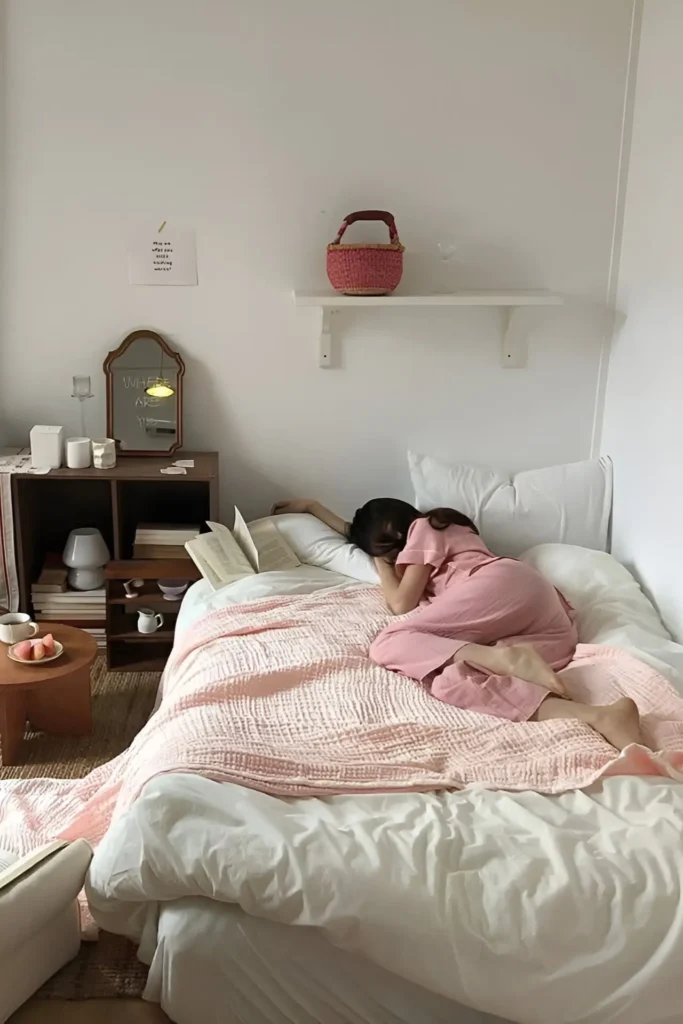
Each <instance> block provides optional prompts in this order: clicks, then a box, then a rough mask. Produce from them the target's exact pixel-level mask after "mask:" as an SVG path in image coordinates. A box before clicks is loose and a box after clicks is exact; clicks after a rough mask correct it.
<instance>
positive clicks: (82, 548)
mask: <svg viewBox="0 0 683 1024" xmlns="http://www.w3.org/2000/svg"><path fill="white" fill-rule="evenodd" d="M62 557H63V559H64V565H68V566H69V568H70V569H96V568H99V567H100V566H103V565H106V564H107V562H108V561H109V557H110V556H109V548H108V547H107V545H106V544H105V543H104V537H103V536H102V534H101V533H100V531H99V530H96V529H95V527H94V526H83V527H80V528H79V529H78V530H72V531H71V533H70V534H69V537H68V539H67V542H66V547H65V548H64V555H63V556H62Z"/></svg>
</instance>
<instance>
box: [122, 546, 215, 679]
mask: <svg viewBox="0 0 683 1024" xmlns="http://www.w3.org/2000/svg"><path fill="white" fill-rule="evenodd" d="M105 573H106V587H107V668H110V669H117V670H118V671H120V672H121V671H123V672H126V671H127V672H155V671H160V670H161V669H163V667H164V665H165V664H166V659H167V658H168V656H169V654H170V653H171V648H172V647H173V637H174V635H175V624H176V619H177V617H178V612H179V611H180V605H181V601H167V600H166V598H165V597H164V596H163V594H162V593H161V591H160V590H159V587H158V586H157V580H160V579H164V578H167V579H185V580H198V579H201V573H200V572H199V570H198V569H197V567H196V566H195V564H194V562H188V561H185V560H183V561H177V560H174V559H165V558H153V559H149V561H142V560H141V559H131V560H130V561H123V562H110V563H109V565H107V567H106V568H105ZM133 577H137V578H138V579H141V580H144V586H143V587H142V589H141V590H138V591H137V593H136V595H135V597H127V596H126V592H125V590H124V587H123V584H124V583H125V582H126V580H130V579H132V578H133ZM140 608H152V609H153V610H154V611H155V612H161V614H162V615H163V617H164V624H163V626H162V627H161V629H158V630H157V632H156V633H139V632H138V630H137V612H138V611H139V609H140Z"/></svg>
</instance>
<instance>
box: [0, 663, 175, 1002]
mask: <svg viewBox="0 0 683 1024" xmlns="http://www.w3.org/2000/svg"><path fill="white" fill-rule="evenodd" d="M159 679H160V674H159V673H158V672H108V671H107V668H106V664H105V661H104V659H103V658H98V659H97V661H96V662H95V664H94V666H93V674H92V694H93V719H94V723H93V731H92V735H91V736H47V735H45V734H43V733H32V732H27V733H26V736H25V738H24V742H23V745H22V747H21V750H20V752H19V757H20V759H21V762H22V763H21V764H17V765H11V766H9V767H7V768H4V767H0V780H2V779H16V778H23V779H26V778H35V777H38V776H48V777H50V778H57V779H77V778H81V777H82V776H83V775H87V774H88V772H90V771H92V770H93V768H97V766H98V765H100V764H104V763H105V761H110V760H111V759H112V758H113V757H116V755H117V754H120V753H121V751H122V750H125V749H126V747H127V746H129V745H130V743H131V741H132V739H133V737H134V736H135V735H136V733H138V732H139V731H140V729H141V728H142V726H143V725H144V724H145V722H146V721H147V719H148V718H149V716H150V714H151V712H152V708H153V707H154V700H155V698H156V692H157V687H158V685H159ZM146 979H147V968H146V967H145V966H144V965H143V964H141V963H140V961H139V960H138V959H137V957H136V955H135V947H134V946H133V945H132V944H131V943H130V942H128V941H127V940H126V939H123V938H121V936H118V935H110V934H108V933H106V932H102V933H101V934H100V939H99V941H98V942H84V943H83V944H82V946H81V951H80V953H79V955H78V956H77V957H76V959H75V960H73V961H72V962H71V963H70V964H67V965H66V967H63V968H62V970H61V971H59V972H58V973H57V974H55V976H54V977H53V978H51V979H50V980H49V981H48V982H47V983H46V984H45V985H43V987H42V988H41V989H40V991H39V992H38V993H37V994H36V998H37V999H131V998H137V997H139V996H141V995H142V990H143V988H144V987H145V981H146Z"/></svg>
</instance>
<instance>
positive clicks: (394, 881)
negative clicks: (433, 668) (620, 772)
mask: <svg viewBox="0 0 683 1024" xmlns="http://www.w3.org/2000/svg"><path fill="white" fill-rule="evenodd" d="M549 547H555V546H554V545H552V546H546V547H545V548H540V549H536V551H535V552H532V553H530V555H529V558H530V560H532V561H534V563H535V564H537V565H538V566H539V568H543V570H544V571H546V572H547V573H548V575H549V576H550V578H552V579H553V581H554V582H556V583H558V580H557V578H556V577H557V576H561V575H562V574H563V573H564V574H565V575H567V577H568V580H569V585H570V584H571V581H572V579H575V580H576V583H577V587H578V590H577V593H578V596H579V599H580V598H581V595H582V594H585V595H587V598H586V600H585V601H583V602H582V601H580V600H577V594H572V593H570V594H568V596H569V597H570V600H571V599H572V598H573V600H574V602H576V603H578V604H579V605H580V606H579V622H580V631H581V639H582V640H583V641H584V642H603V643H605V642H607V643H611V644H613V645H615V646H623V647H627V648H631V649H641V648H644V649H645V650H646V652H647V653H646V657H647V659H648V660H654V661H655V662H657V663H660V664H663V665H666V667H667V670H668V673H669V675H670V677H673V678H675V677H676V670H677V667H678V666H679V665H680V664H683V660H682V655H683V651H682V650H681V648H680V647H678V645H676V644H673V643H672V641H671V640H670V638H669V637H668V635H667V634H666V631H665V630H664V629H663V627H662V626H661V623H660V622H659V620H658V618H657V616H656V613H655V612H654V610H653V609H652V608H651V605H649V602H647V601H646V599H645V598H644V597H643V595H642V594H640V592H639V590H638V588H637V586H636V585H635V584H634V583H633V581H631V582H630V583H629V580H630V577H629V576H628V574H627V573H626V577H628V579H626V578H625V577H624V576H623V575H622V574H623V573H625V570H620V569H619V568H618V567H617V568H616V569H615V568H614V566H616V563H614V560H613V559H610V558H609V556H606V555H597V556H596V553H594V552H593V553H591V558H595V557H598V558H601V559H603V560H604V559H607V560H608V561H603V562H602V563H600V566H598V567H597V568H595V566H596V565H597V563H592V564H593V566H594V568H593V569H589V568H588V562H586V560H585V558H584V557H583V555H581V553H580V549H575V550H574V552H573V554H572V549H565V550H563V551H561V552H551V551H549V550H547V549H548V548H549ZM541 563H543V565H541ZM572 566H573V568H572ZM321 572H325V571H324V570H312V569H311V567H301V570H296V571H295V575H294V576H292V577H290V578H289V579H288V580H285V579H275V578H274V577H275V576H278V577H284V576H289V574H272V576H271V577H270V578H268V579H266V577H261V578H258V577H257V578H256V580H250V581H241V582H240V583H239V584H237V585H235V586H233V587H232V588H226V590H224V591H221V592H220V593H219V594H216V595H211V596H209V597H208V599H207V595H206V593H205V590H204V588H203V587H202V584H199V585H197V586H195V587H193V588H192V591H191V592H190V593H189V594H188V596H187V598H186V601H185V603H184V606H183V610H182V613H181V622H180V633H181V639H180V642H182V633H183V631H184V630H186V629H187V628H188V626H189V624H190V623H191V622H192V621H193V620H194V619H195V618H196V617H197V616H199V615H203V614H206V611H207V610H208V609H209V608H211V607H216V606H217V604H218V603H220V604H221V605H223V604H224V603H226V602H231V603H234V601H235V600H236V599H238V600H246V599H248V598H249V597H251V596H254V591H253V590H252V589H250V588H252V587H254V586H256V587H258V588H259V596H265V592H264V590H263V588H264V587H265V588H267V589H268V592H269V593H283V592H290V593H291V591H284V590H283V589H282V588H284V587H286V586H294V587H296V588H297V589H296V591H295V592H310V590H307V588H309V587H310V588H313V589H317V588H319V587H320V586H322V585H324V583H325V579H326V577H325V576H321V575H320V573H321ZM582 573H583V574H584V575H583V577H582V575H581V574H582ZM601 573H602V574H603V577H604V578H602V582H601V575H600V574H601ZM247 582H248V584H249V585H248V586H245V585H246V584H247ZM327 582H332V583H333V585H335V586H337V585H339V586H349V585H354V584H352V583H350V582H349V580H348V579H345V578H339V577H332V579H331V580H330V578H329V574H328V577H327ZM569 585H568V583H567V581H565V582H564V586H563V589H565V590H567V589H569V588H570V587H569ZM235 587H240V588H242V589H241V591H240V596H239V598H237V597H236V594H237V592H236V590H235ZM610 587H611V591H610ZM633 587H635V590H634V589H633ZM273 588H275V589H273ZM601 590H602V597H601V596H600V592H601ZM608 594H609V595H610V599H609V600H607V596H608ZM643 602H645V603H644V604H643ZM648 609H649V611H648ZM652 616H654V618H652ZM682 834H683V787H680V786H678V785H676V784H675V783H672V782H670V781H668V780H662V779H644V778H643V779H641V778H633V777H623V778H612V779H608V780H606V781H605V782H604V783H602V784H601V785H599V786H596V787H593V789H592V790H591V791H590V792H575V793H565V794H563V795H561V796H558V797H546V796H541V795H538V794H534V793H517V794H509V793H500V792H498V793H496V792H491V791H487V790H478V789H470V790H467V791H465V792H460V793H449V794H426V795H425V794H392V795H377V796H344V797H333V798H331V799H327V800H313V799H306V800H298V801H297V800H292V801H286V800H280V799H277V798H274V797H269V796H266V795H265V794H261V793H257V792H252V791H249V790H245V789H242V788H239V787H236V786H232V785H223V786H221V785H218V784H217V783H213V782H209V781H207V780H204V779H201V778H197V777H191V776H172V775H170V776H165V777H160V778H158V779H156V780H153V781H152V782H150V783H149V784H148V785H147V787H146V788H145V790H144V791H143V794H142V796H141V798H140V799H139V800H138V802H137V803H136V804H135V805H134V807H133V808H132V809H131V810H130V811H129V812H128V813H127V814H126V815H124V816H123V817H122V818H120V819H119V820H118V821H117V822H115V824H114V825H113V827H112V829H111V830H110V832H109V833H108V835H107V837H106V838H105V840H104V842H103V843H102V845H101V846H100V848H99V850H98V851H97V853H96V856H95V858H94V860H93V863H92V866H91V873H90V877H89V890H88V892H89V897H90V900H91V905H92V907H93V911H94V913H95V917H96V919H97V920H98V922H99V923H101V924H102V926H103V927H105V928H108V929H110V930H113V931H118V932H122V933H124V934H127V935H129V936H131V937H132V938H134V939H135V940H138V941H139V940H141V941H142V955H143V958H144V959H147V960H151V959H153V958H154V957H155V955H156V962H157V964H158V963H159V958H160V956H161V953H160V950H159V943H160V942H166V941H167V940H166V938H165V937H164V934H165V933H164V931H163V928H162V929H161V931H159V930H158V929H159V923H158V922H159V913H158V911H159V905H160V904H161V905H163V904H164V903H165V902H166V901H169V900H177V899H185V898H193V897H197V896H204V897H210V898H211V899H212V900H218V901H224V902H226V903H229V904H237V905H239V906H240V907H242V908H243V909H244V910H245V911H246V912H247V913H248V914H250V915H253V916H256V917H260V918H264V919H266V920H267V921H274V922H279V923H282V924H287V925H308V926H313V927H317V928H320V929H321V930H322V932H323V933H324V935H325V936H326V937H327V938H328V939H329V940H330V941H331V942H332V943H334V944H336V945H338V946H340V947H342V948H343V949H345V950H348V951H350V952H352V953H354V954H360V955H361V956H363V957H364V958H366V959H367V960H369V961H371V962H373V963H374V964H377V965H380V966H381V967H383V968H386V969H387V970H389V971H391V972H394V973H395V974H398V975H400V976H401V977H403V978H406V979H408V980H410V981H413V982H415V983H417V984H419V985H421V986H423V987H424V988H426V989H428V990H429V991H431V992H434V993H440V994H442V995H444V996H447V997H448V998H450V999H453V1000H457V1001H458V1002H460V1003H464V1004H466V1005H468V1006H474V1007H477V1008H478V1009H480V1010H483V1011H486V1012H488V1013H492V1014H496V1015H499V1016H500V1017H502V1018H506V1019H510V1020H512V1021H517V1022H521V1024H556V1022H557V1024H559V1022H560V1021H562V1022H566V1024H569V1022H575V1024H617V1022H618V1024H645V1022H647V1024H674V1022H675V1024H680V1021H681V1019H683V986H682V985H681V981H680V964H681V954H682V953H683V905H682V904H681V892H680V889H681V877H682V876H683V853H682V851H681V835H682ZM189 912H190V911H188V913H189ZM162 917H163V915H162ZM264 970H267V964H266V965H265V967H264ZM233 980H234V979H233ZM167 1009H168V1010H169V1012H170V1013H171V1016H174V1008H173V1006H172V1005H167ZM456 1014H457V1011H456V1009H455V1007H454V1014H453V1017H454V1020H457V1019H458V1018H457V1015H456ZM177 1019H178V1020H181V1021H182V1020H184V1019H187V1018H183V1017H182V1016H178V1017H177ZM213 1019H215V1018H213V1017H211V1016H210V1015H203V1016H202V1015H198V1016H197V1017H196V1024H204V1022H206V1024H208V1022H209V1021H210V1020H213ZM244 1019H245V1020H249V1021H255V1020H258V1019H259V1017H257V1016H247V1017H245V1018H244ZM263 1019H269V1020H270V1019H271V1018H270V1017H268V1016H264V1017H263ZM273 1019H277V1018H273ZM293 1019H294V1020H297V1018H293ZM303 1019H305V1018H303ZM329 1019H330V1020H334V1019H335V1018H334V1016H331V1017H330V1018H329ZM342 1019H344V1018H342ZM351 1019H353V1018H351ZM358 1019H359V1020H360V1019H364V1018H362V1017H361V1016H358ZM368 1019H369V1018H368ZM378 1019H382V1018H381V1017H380V1018H378ZM386 1019H387V1020H391V1019H392V1018H391V1017H389V1016H387V1017H386ZM396 1019H400V1018H396ZM425 1019H428V1018H425ZM434 1019H435V1020H438V1019H439V1018H438V1016H435V1017H434ZM188 1024H189V1021H188ZM193 1024H195V1022H194V1021H193Z"/></svg>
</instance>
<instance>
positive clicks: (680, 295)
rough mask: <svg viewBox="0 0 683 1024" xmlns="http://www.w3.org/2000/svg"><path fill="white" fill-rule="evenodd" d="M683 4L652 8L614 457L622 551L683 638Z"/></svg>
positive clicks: (627, 242)
mask: <svg viewBox="0 0 683 1024" xmlns="http://www.w3.org/2000/svg"><path fill="white" fill-rule="evenodd" d="M682 40H683V4H682V3H681V2H680V0H645V5H644V13H643V22H642V30H641V42H640V53H639V59H638V77H637V86H636V94H635V111H634V120H633V138H632V148H631V159H630V169H629V178H628V188H627V192H626V213H625V220H624V236H623V246H622V256H621V270H620V275H619V290H618V306H619V309H620V310H621V311H623V313H625V314H626V316H627V320H626V322H625V325H624V327H623V328H622V330H621V331H620V332H619V334H618V336H617V338H616V339H615V341H614V343H613V349H612V356H611V360H610V368H609V376H608V389H607V403H606V411H605V423H604V435H603V448H604V451H605V452H607V453H609V454H611V455H612V456H613V458H614V460H615V498H614V525H613V550H614V554H615V555H616V556H617V558H619V559H620V560H621V561H624V562H625V563H627V564H628V565H629V566H630V567H631V568H632V569H634V570H635V571H636V573H637V574H638V576H639V577H640V579H641V581H642V582H643V583H644V585H645V587H646V588H647V589H648V590H649V591H650V593H651V594H652V595H654V598H655V600H656V603H657V604H658V606H659V609H660V611H661V613H662V615H663V617H664V619H665V621H666V623H667V625H668V626H669V628H670V629H671V630H672V631H673V632H674V633H675V635H676V636H677V638H678V639H679V640H683V529H682V526H681V523H682V516H683V470H682V467H681V452H682V450H683V446H682V437H683V402H682V400H681V385H682V382H683V305H682V301H683V259H682V257H681V239H683V125H682V123H681V112H680V105H681V96H683V62H682V61H681V41H682Z"/></svg>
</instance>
